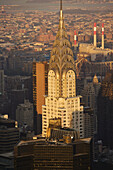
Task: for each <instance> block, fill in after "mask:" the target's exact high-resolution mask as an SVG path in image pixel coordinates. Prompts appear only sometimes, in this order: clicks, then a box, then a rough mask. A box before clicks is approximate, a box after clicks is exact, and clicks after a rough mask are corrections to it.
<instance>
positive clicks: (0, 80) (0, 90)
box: [0, 70, 4, 95]
mask: <svg viewBox="0 0 113 170" xmlns="http://www.w3.org/2000/svg"><path fill="white" fill-rule="evenodd" d="M3 94H4V70H0V95H3Z"/></svg>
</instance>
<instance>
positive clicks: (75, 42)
mask: <svg viewBox="0 0 113 170" xmlns="http://www.w3.org/2000/svg"><path fill="white" fill-rule="evenodd" d="M76 44H77V35H76V31H74V45H75V46H76Z"/></svg>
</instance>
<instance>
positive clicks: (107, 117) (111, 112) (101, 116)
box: [97, 71, 113, 149]
mask: <svg viewBox="0 0 113 170" xmlns="http://www.w3.org/2000/svg"><path fill="white" fill-rule="evenodd" d="M97 122H98V138H99V140H102V142H103V145H106V146H108V147H110V148H112V149H113V71H111V72H108V73H107V74H106V76H105V78H104V80H103V82H102V85H101V88H100V91H99V95H98V100H97Z"/></svg>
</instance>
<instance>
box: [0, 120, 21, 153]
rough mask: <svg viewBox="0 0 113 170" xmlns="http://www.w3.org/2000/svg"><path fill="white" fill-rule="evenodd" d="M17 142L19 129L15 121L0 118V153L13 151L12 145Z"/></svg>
mask: <svg viewBox="0 0 113 170" xmlns="http://www.w3.org/2000/svg"><path fill="white" fill-rule="evenodd" d="M18 142H19V129H18V128H16V127H15V121H14V120H10V119H5V118H0V153H6V152H11V151H14V146H15V145H16V144H17V143H18Z"/></svg>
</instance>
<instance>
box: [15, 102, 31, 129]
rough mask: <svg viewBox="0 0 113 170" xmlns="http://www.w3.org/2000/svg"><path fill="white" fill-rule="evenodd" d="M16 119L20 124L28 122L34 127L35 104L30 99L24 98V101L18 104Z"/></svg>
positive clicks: (27, 123)
mask: <svg viewBox="0 0 113 170" xmlns="http://www.w3.org/2000/svg"><path fill="white" fill-rule="evenodd" d="M16 120H17V122H18V123H19V126H23V125H24V124H26V125H28V126H29V127H31V128H33V104H32V103H30V102H29V100H24V103H22V104H19V105H18V106H17V109H16Z"/></svg>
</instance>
